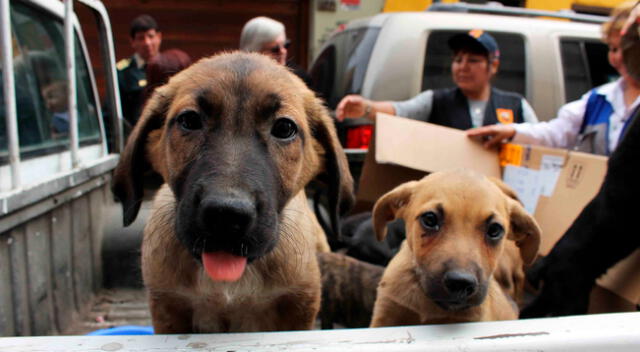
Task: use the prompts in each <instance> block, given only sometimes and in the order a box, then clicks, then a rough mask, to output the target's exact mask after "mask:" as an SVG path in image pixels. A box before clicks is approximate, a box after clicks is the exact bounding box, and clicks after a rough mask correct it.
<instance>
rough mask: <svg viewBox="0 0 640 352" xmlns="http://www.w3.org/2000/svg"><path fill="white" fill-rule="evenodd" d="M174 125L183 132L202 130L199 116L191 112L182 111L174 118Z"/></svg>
mask: <svg viewBox="0 0 640 352" xmlns="http://www.w3.org/2000/svg"><path fill="white" fill-rule="evenodd" d="M176 123H177V124H178V126H180V128H182V129H183V130H184V131H194V130H199V129H201V128H202V118H201V117H200V114H198V113H197V112H195V111H193V110H187V111H183V112H181V113H180V114H178V117H176Z"/></svg>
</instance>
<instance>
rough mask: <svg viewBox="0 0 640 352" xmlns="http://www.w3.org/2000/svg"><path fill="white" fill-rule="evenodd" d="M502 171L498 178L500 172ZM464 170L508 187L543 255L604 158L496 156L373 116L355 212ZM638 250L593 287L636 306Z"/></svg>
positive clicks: (440, 132)
mask: <svg viewBox="0 0 640 352" xmlns="http://www.w3.org/2000/svg"><path fill="white" fill-rule="evenodd" d="M501 167H503V168H504V174H502V173H501ZM455 168H467V169H473V170H475V171H478V172H480V173H483V174H485V175H488V176H494V177H501V176H503V177H504V178H503V179H504V180H505V182H507V183H509V184H510V185H511V186H512V187H513V188H514V189H515V190H516V191H517V192H518V195H519V197H520V198H521V199H522V201H523V203H525V207H526V208H527V209H528V210H529V211H530V212H531V213H533V214H534V217H535V218H536V220H537V221H538V223H539V225H540V227H541V228H542V232H543V238H542V243H541V246H540V254H541V255H546V254H547V253H548V252H549V250H550V249H551V248H552V247H553V245H554V244H555V242H556V241H557V240H558V239H559V238H560V237H561V236H562V235H563V234H564V233H565V231H566V230H567V229H568V228H569V226H570V225H571V224H572V223H573V221H574V220H575V218H576V217H577V216H578V214H579V213H580V212H581V211H582V209H583V208H584V206H585V205H586V204H587V203H588V202H589V201H590V200H591V199H593V197H594V196H595V195H596V194H597V192H598V190H599V189H600V186H601V184H602V181H603V180H604V176H605V174H606V170H607V158H606V157H603V156H598V155H593V154H587V153H581V152H574V151H568V150H564V149H554V148H546V147H540V146H521V145H515V144H508V145H506V146H505V148H503V150H502V151H501V153H500V155H498V153H497V152H495V151H490V150H487V149H485V148H484V147H482V145H481V144H480V143H477V142H476V141H473V140H471V139H470V138H468V137H467V136H466V134H465V132H464V131H460V130H456V129H451V128H447V127H442V126H438V125H434V124H430V123H425V122H421V121H416V120H411V119H406V118H401V117H397V116H391V115H387V114H382V113H378V116H377V119H376V128H375V132H374V138H373V139H372V142H371V145H370V146H369V152H368V153H367V156H366V157H365V161H364V165H363V168H362V173H361V176H360V180H359V185H358V190H357V196H356V199H357V203H356V207H355V209H354V211H353V212H354V213H356V212H359V211H364V210H370V209H371V208H372V207H373V204H374V203H375V201H376V200H377V199H378V198H379V197H380V196H382V195H383V194H384V193H386V192H388V191H389V190H391V189H393V188H394V187H395V186H397V185H399V184H401V183H403V182H407V181H410V180H415V179H419V178H421V177H423V176H424V175H426V174H427V173H429V172H436V171H440V170H445V169H455ZM639 267H640V251H636V253H635V254H634V255H633V256H631V257H629V258H627V259H625V260H624V261H622V262H621V263H619V264H618V265H616V266H615V267H613V268H612V269H610V270H609V272H607V274H606V275H605V276H603V277H602V278H601V279H600V280H599V281H598V283H599V284H600V285H601V286H603V287H604V288H606V289H608V290H610V291H612V292H613V293H615V294H616V295H618V296H620V297H623V298H624V299H626V300H629V302H638V301H639V300H640V281H639V280H637V278H636V279H633V280H632V279H631V278H632V277H633V275H634V274H635V275H636V276H637V273H638V268H639Z"/></svg>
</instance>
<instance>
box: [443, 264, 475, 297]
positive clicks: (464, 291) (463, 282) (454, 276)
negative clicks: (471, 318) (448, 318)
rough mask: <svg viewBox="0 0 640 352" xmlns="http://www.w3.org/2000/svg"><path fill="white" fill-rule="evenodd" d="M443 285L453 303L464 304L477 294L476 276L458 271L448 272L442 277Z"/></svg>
mask: <svg viewBox="0 0 640 352" xmlns="http://www.w3.org/2000/svg"><path fill="white" fill-rule="evenodd" d="M442 280H443V285H444V287H445V289H446V290H447V292H448V293H449V296H450V297H451V298H452V299H453V300H454V301H460V302H465V301H467V300H468V299H469V297H472V296H473V295H475V294H476V293H477V292H478V280H477V279H476V276H475V275H473V274H470V273H468V272H464V271H460V270H452V271H448V272H447V273H446V274H445V275H444V277H443V279H442Z"/></svg>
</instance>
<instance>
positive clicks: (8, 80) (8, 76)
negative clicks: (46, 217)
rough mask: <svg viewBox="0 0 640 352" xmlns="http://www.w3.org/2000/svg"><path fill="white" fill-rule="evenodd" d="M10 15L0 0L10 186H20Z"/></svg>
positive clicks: (7, 4) (7, 5)
mask: <svg viewBox="0 0 640 352" xmlns="http://www.w3.org/2000/svg"><path fill="white" fill-rule="evenodd" d="M10 19H11V15H10V8H9V0H0V27H1V28H0V35H1V36H2V69H3V71H4V75H3V76H2V85H3V90H2V91H3V93H4V104H5V112H6V113H5V122H6V124H7V137H8V149H9V164H10V165H11V187H12V189H18V188H20V186H21V185H20V144H19V139H18V120H17V118H16V94H15V90H14V89H13V87H14V78H13V45H12V42H11V21H10Z"/></svg>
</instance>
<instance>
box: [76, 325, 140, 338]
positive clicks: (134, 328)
mask: <svg viewBox="0 0 640 352" xmlns="http://www.w3.org/2000/svg"><path fill="white" fill-rule="evenodd" d="M87 335H89V336H109V335H153V327H152V326H138V325H123V326H116V327H113V328H108V329H100V330H96V331H92V332H90V333H88V334H87Z"/></svg>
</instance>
